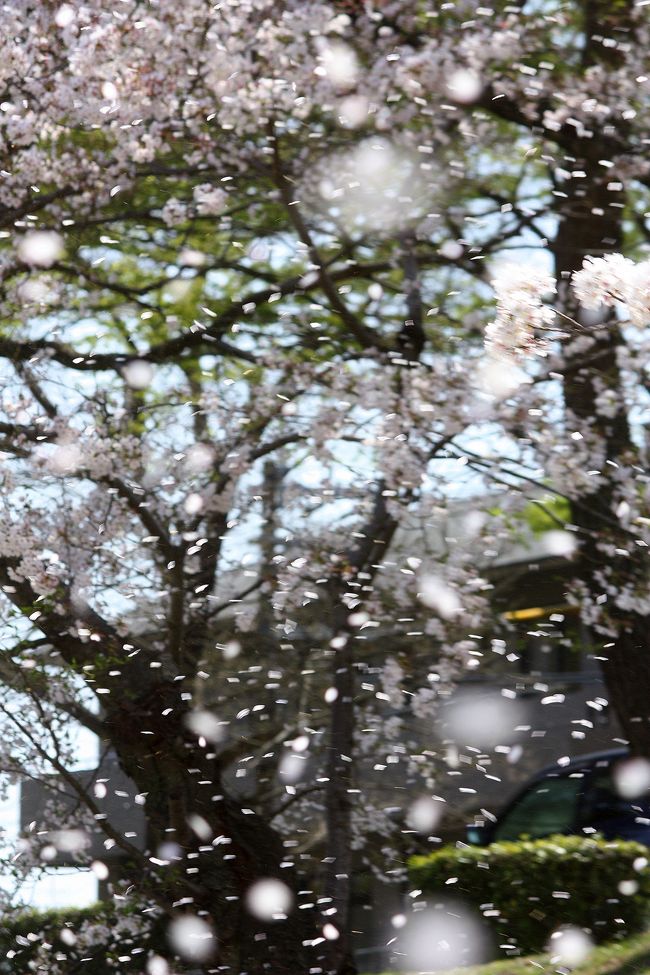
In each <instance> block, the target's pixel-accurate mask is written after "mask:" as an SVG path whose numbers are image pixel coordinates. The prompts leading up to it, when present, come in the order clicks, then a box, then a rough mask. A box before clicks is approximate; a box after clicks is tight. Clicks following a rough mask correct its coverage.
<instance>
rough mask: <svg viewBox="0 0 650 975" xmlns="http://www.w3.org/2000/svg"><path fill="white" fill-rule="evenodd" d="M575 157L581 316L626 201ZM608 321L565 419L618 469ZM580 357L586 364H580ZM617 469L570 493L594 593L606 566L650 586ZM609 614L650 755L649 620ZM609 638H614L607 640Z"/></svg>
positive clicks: (559, 255)
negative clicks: (606, 545) (587, 266)
mask: <svg viewBox="0 0 650 975" xmlns="http://www.w3.org/2000/svg"><path fill="white" fill-rule="evenodd" d="M575 156H576V160H577V161H576V162H575V165H576V166H577V167H581V168H583V169H584V170H585V171H586V174H587V176H586V179H579V180H570V181H568V183H567V190H568V195H567V198H566V199H563V200H562V202H561V204H560V207H559V218H560V219H559V225H558V231H557V235H556V238H555V242H554V245H553V251H554V256H555V267H556V275H557V278H558V288H559V294H560V302H561V307H562V310H563V311H565V312H566V313H567V314H568V315H570V316H571V317H573V318H576V319H577V320H578V321H580V314H581V312H580V309H579V307H578V306H577V303H576V302H575V300H574V299H572V298H571V296H570V294H569V288H568V285H569V279H570V276H571V274H572V273H573V272H574V271H576V270H578V269H579V268H580V267H581V266H582V263H583V260H584V258H585V257H586V256H588V255H590V256H599V255H602V254H606V253H612V252H616V251H619V250H620V249H621V246H622V216H621V214H622V203H623V199H622V194H621V192H620V191H618V190H616V189H615V188H614V189H610V188H609V187H610V186H611V184H612V182H613V183H615V182H616V181H611V180H610V179H609V177H608V176H607V173H606V172H603V170H602V167H598V165H597V164H591V165H590V164H589V163H588V162H585V161H584V160H581V159H580V145H579V144H576V151H575ZM590 324H593V323H590ZM602 324H603V325H605V326H607V327H604V328H601V329H599V330H597V331H596V332H594V333H593V334H594V344H593V346H592V347H591V348H590V349H589V350H588V351H587V352H585V351H584V350H582V351H581V352H579V353H576V355H575V357H574V359H573V361H572V360H571V358H569V359H568V363H567V368H566V369H565V377H564V400H565V406H566V408H567V411H568V412H567V422H568V423H570V422H575V424H576V429H577V431H578V432H585V431H584V430H581V427H584V428H588V427H589V425H590V424H592V423H595V429H596V432H597V433H598V435H599V436H600V437H601V438H602V440H603V442H604V444H605V448H606V459H607V460H608V461H610V462H613V464H614V465H619V467H623V468H629V466H630V465H631V464H633V463H635V462H638V459H637V449H636V447H635V445H634V443H633V441H632V437H631V434H630V429H629V424H628V418H627V413H626V408H625V402H624V396H623V393H622V389H621V377H620V372H619V368H618V364H617V358H616V352H617V346H618V344H619V342H620V333H619V329H618V326H617V324H616V320H615V317H614V316H613V315H611V314H610V315H609V318H605V317H604V318H603V321H602ZM586 334H589V333H588V331H587V333H586ZM581 359H584V360H588V363H587V364H585V365H580V360H581ZM599 386H600V387H601V388H602V386H604V387H606V388H608V389H611V390H613V391H614V393H615V394H616V396H617V397H618V402H619V408H618V410H617V411H616V413H615V415H614V416H613V417H603V416H600V415H599V414H598V411H597V403H596V399H597V396H598V388H599ZM569 432H570V427H567V430H566V433H569ZM616 470H617V467H616V466H610V465H606V466H605V468H604V470H603V471H602V473H603V475H604V476H605V483H604V484H603V486H602V487H600V488H599V489H598V490H597V491H595V492H593V493H590V494H584V495H583V496H578V497H574V498H572V501H573V504H572V508H573V510H572V520H573V522H574V523H575V524H576V525H577V526H578V528H579V529H580V536H579V537H580V576H581V579H582V581H584V582H585V583H586V584H587V586H588V588H589V590H590V594H591V596H592V598H594V599H595V598H596V597H602V595H603V584H602V575H601V573H602V570H603V568H606V569H607V572H608V573H610V576H609V577H610V579H612V580H614V581H616V582H617V583H623V582H628V581H630V580H634V582H635V584H636V585H639V584H640V585H644V584H645V585H647V579H648V566H647V555H646V554H645V552H646V550H645V549H638V548H636V547H635V546H630V549H631V551H629V554H627V555H626V554H624V552H625V549H626V548H627V546H628V544H629V541H628V540H627V539H626V538H625V535H624V533H623V532H622V531H621V529H620V528H619V526H618V525H617V516H616V511H615V509H616V502H615V493H614V492H615V488H616V481H615V471H616ZM561 487H562V485H560V488H561ZM605 537H607V538H608V540H611V541H612V542H613V545H614V546H616V548H617V550H618V551H620V552H621V554H620V556H618V557H615V558H613V559H611V558H608V557H607V556H606V555H605V554H604V552H603V550H602V548H601V547H599V545H598V542H599V541H602V540H603V539H604V538H605ZM635 549H636V550H635ZM599 576H601V578H600V580H599ZM644 581H645V582H644ZM608 612H609V616H610V619H611V620H612V623H613V624H614V626H615V628H616V631H617V634H618V636H617V638H616V640H615V642H614V645H613V646H609V647H607V648H606V649H603V650H600V651H599V655H600V656H603V657H605V656H606V657H607V659H606V660H605V661H604V662H603V674H604V677H605V681H606V683H607V687H608V690H609V695H610V699H611V703H612V704H613V706H614V707H615V709H616V711H617V714H618V717H619V719H620V721H621V724H622V726H623V729H624V732H625V736H626V737H627V739H628V740H629V742H630V748H631V750H632V751H633V752H634V753H636V754H644V755H650V721H649V715H650V625H649V624H650V620H648V619H647V618H645V617H640V616H635V615H634V614H631V613H626V612H624V611H622V610H620V609H619V608H617V607H616V605H615V604H614V603H612V602H611V601H610V602H609V603H608ZM603 642H604V643H611V642H612V641H610V640H606V639H604V640H603Z"/></svg>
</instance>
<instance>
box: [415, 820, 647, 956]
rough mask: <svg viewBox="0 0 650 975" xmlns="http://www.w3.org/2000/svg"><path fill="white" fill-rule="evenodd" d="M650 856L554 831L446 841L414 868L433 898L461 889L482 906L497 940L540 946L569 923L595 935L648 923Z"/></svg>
mask: <svg viewBox="0 0 650 975" xmlns="http://www.w3.org/2000/svg"><path fill="white" fill-rule="evenodd" d="M648 859H650V852H649V851H648V848H647V847H645V846H642V845H641V844H640V843H631V842H627V841H622V840H616V841H613V842H608V841H606V840H603V839H599V838H584V837H581V836H551V837H548V838H545V839H542V840H532V841H531V840H521V841H518V842H516V843H514V842H513V843H493V844H492V845H491V846H487V847H468V846H466V845H464V844H462V845H460V846H458V847H451V846H448V847H443V848H442V849H440V850H438V851H436V852H435V853H432V854H429V855H427V856H417V857H413V858H412V859H411V860H410V862H409V870H410V878H411V881H412V883H413V884H414V885H415V886H416V887H418V888H420V889H421V890H422V892H423V894H424V896H425V897H427V898H428V899H429V900H431V899H432V898H436V897H438V898H440V899H446V898H447V896H452V897H454V898H456V897H457V898H459V899H460V900H462V901H464V902H466V903H467V904H468V905H470V906H471V907H474V908H475V909H476V910H477V911H479V912H480V913H482V914H483V917H484V918H485V921H486V923H487V924H488V925H489V927H490V928H491V929H492V931H493V933H494V934H495V935H496V936H497V938H498V942H497V943H498V944H500V945H504V944H511V945H512V946H513V948H518V949H519V950H520V951H522V952H534V951H540V950H543V949H544V948H545V946H546V944H547V941H548V939H549V937H550V935H551V933H552V932H553V931H554V930H556V929H557V928H559V927H561V926H562V925H567V924H569V925H575V926H576V927H579V928H583V929H586V930H588V931H590V932H591V935H592V937H593V938H594V940H595V941H607V940H612V939H613V938H621V937H626V936H627V935H629V934H632V933H633V932H636V931H639V930H641V929H642V928H643V927H644V924H645V922H646V920H647V918H648V916H649V914H650V910H649V907H650V870H649V869H648V867H647V865H646V864H647V861H648ZM643 861H645V863H644V862H643ZM626 881H627V883H625V882H626ZM619 885H621V886H620V887H619Z"/></svg>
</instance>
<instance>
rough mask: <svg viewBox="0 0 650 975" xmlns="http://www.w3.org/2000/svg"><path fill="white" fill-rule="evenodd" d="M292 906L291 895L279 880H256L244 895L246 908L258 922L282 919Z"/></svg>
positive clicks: (271, 878)
mask: <svg viewBox="0 0 650 975" xmlns="http://www.w3.org/2000/svg"><path fill="white" fill-rule="evenodd" d="M292 905H293V895H292V893H291V891H290V890H289V888H288V887H287V885H286V884H283V883H282V881H281V880H276V879H275V878H273V877H268V878H266V879H264V880H257V881H256V882H255V883H254V884H253V885H252V886H251V887H249V888H248V892H247V893H246V907H247V908H248V910H249V911H250V913H251V914H252V915H253V917H256V918H257V919H258V920H259V921H274V920H282V919H284V918H285V917H286V916H287V914H288V913H289V911H290V910H291V907H292Z"/></svg>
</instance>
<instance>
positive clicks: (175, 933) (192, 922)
mask: <svg viewBox="0 0 650 975" xmlns="http://www.w3.org/2000/svg"><path fill="white" fill-rule="evenodd" d="M167 936H168V938H169V943H170V945H171V946H172V948H173V949H174V951H175V952H176V953H177V954H178V955H180V956H181V958H185V959H187V960H188V961H198V962H201V961H206V960H207V959H208V958H209V957H210V955H212V954H213V953H214V949H215V938H214V934H213V933H212V930H211V928H210V926H209V925H208V924H207V923H206V922H205V921H204V920H203V919H202V918H200V917H195V916H194V915H191V914H184V915H182V916H181V917H177V918H175V919H174V920H173V921H172V922H171V924H170V925H169V927H168V929H167Z"/></svg>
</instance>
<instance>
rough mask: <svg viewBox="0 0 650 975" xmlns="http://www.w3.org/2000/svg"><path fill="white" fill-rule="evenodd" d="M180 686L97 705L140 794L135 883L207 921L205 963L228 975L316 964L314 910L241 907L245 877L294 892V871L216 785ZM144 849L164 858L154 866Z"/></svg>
mask: <svg viewBox="0 0 650 975" xmlns="http://www.w3.org/2000/svg"><path fill="white" fill-rule="evenodd" d="M125 686H129V687H137V686H138V683H137V682H134V683H132V682H131V681H128V682H126V683H125ZM140 686H141V685H140ZM181 690H182V688H181V682H178V683H173V682H165V681H164V680H163V681H159V682H158V683H157V685H156V686H155V687H150V688H149V689H148V691H145V692H144V693H143V692H142V690H141V689H140V691H139V693H138V694H137V695H134V696H133V697H132V698H130V699H128V700H127V701H124V699H122V700H121V701H119V702H118V701H117V699H115V700H114V701H113V702H111V704H110V705H109V708H108V709H107V717H106V724H107V726H108V728H109V730H110V739H109V741H110V745H111V746H112V747H113V748H114V749H115V751H116V752H117V755H118V759H119V761H120V764H121V766H122V768H123V770H124V771H125V773H126V774H127V775H129V776H130V778H131V779H133V781H134V782H135V784H136V785H137V787H138V790H139V791H140V792H142V793H145V794H146V806H145V811H146V815H147V821H148V829H149V833H148V837H147V843H148V846H149V849H148V850H147V852H146V857H145V862H144V864H143V863H140V864H139V865H138V866H137V868H136V869H137V871H138V872H137V874H135V875H134V878H133V879H134V881H135V882H136V889H137V890H138V891H140V892H142V893H143V894H145V895H148V896H152V897H153V898H154V899H155V901H156V902H157V904H158V905H159V907H161V908H162V909H163V911H164V912H165V913H166V914H167V915H168V916H169V917H170V918H171V917H174V916H176V915H177V914H178V912H179V910H180V911H189V912H190V913H201V916H204V917H205V919H206V920H207V921H208V922H210V923H211V925H212V927H213V929H214V931H215V934H216V943H217V950H216V953H215V956H214V958H211V959H210V964H209V965H208V966H207V967H208V968H212V969H213V968H214V966H215V964H217V965H220V966H223V970H224V972H231V973H233V975H235V973H239V972H240V971H241V972H246V973H247V975H262V973H265V975H268V973H269V972H273V973H274V975H276V973H277V975H306V973H308V972H309V970H310V967H312V966H314V965H315V964H317V961H316V958H317V956H318V951H317V950H315V949H314V948H312V947H311V946H310V945H309V943H310V942H311V940H313V938H314V937H315V932H316V931H317V927H316V924H315V918H314V913H313V912H311V911H310V910H297V909H296V908H297V904H295V906H294V909H293V910H292V911H291V913H290V914H289V917H288V918H287V919H286V920H277V921H270V922H264V921H258V920H257V919H256V918H254V917H253V916H252V915H251V914H250V913H249V912H248V911H247V910H246V907H245V903H246V894H247V891H248V889H249V887H250V886H251V884H253V883H254V882H255V881H257V880H261V879H267V878H274V879H278V880H281V881H282V882H283V883H284V884H286V885H287V886H288V887H289V888H290V889H291V890H292V892H293V896H294V900H297V898H296V895H297V888H298V886H299V885H298V881H297V877H296V871H295V869H294V867H293V866H291V865H290V863H289V857H288V856H285V849H284V846H283V843H282V838H281V837H280V836H279V835H278V834H277V833H276V832H275V831H274V830H273V829H272V828H271V826H270V824H269V823H268V821H267V820H265V819H264V818H263V817H262V816H260V815H251V814H247V813H244V811H243V809H242V805H244V806H245V803H243V804H242V803H240V802H239V801H238V800H236V799H235V798H233V797H232V796H230V795H229V794H228V792H227V790H226V789H225V788H224V785H223V782H222V772H223V769H222V768H221V766H220V763H219V758H218V755H215V754H214V753H211V752H210V751H209V748H202V747H200V746H199V744H198V742H197V741H196V740H195V739H193V738H192V736H191V735H189V734H187V733H186V732H185V731H184V728H185V725H184V717H185V715H186V713H187V705H186V704H185V703H184V702H182V700H181ZM167 707H172V708H173V709H174V710H173V714H174V718H173V723H170V722H169V718H170V717H171V715H170V714H167V715H164V711H166V710H167ZM143 732H148V734H143ZM192 816H200V817H201V818H202V819H203V820H205V821H206V823H207V824H208V825H209V827H210V832H211V834H212V836H213V837H214V838H220V841H219V842H217V843H216V844H214V845H213V844H212V842H211V839H212V837H210V839H209V840H205V839H199V838H197V836H196V835H195V834H194V833H193V832H192V829H191V823H192V818H191V817H192ZM170 843H171V844H174V845H175V846H176V850H175V851H174V850H170V851H166V850H165V848H164V846H163V844H167V845H168V846H169V844H170ZM161 847H162V848H161ZM188 853H193V854H198V856H193V857H192V858H188V856H187V854H188ZM151 856H153V857H156V858H157V859H160V860H168V861H169V863H168V864H167V865H162V866H161V865H156V864H154V863H152V862H151V860H150V859H149V858H150V857H151ZM175 857H177V858H178V859H177V860H176V859H175ZM283 863H286V866H284V867H283V866H282V864H283ZM143 866H144V867H145V868H144V869H143ZM188 868H189V870H190V872H188ZM194 869H196V872H195V873H194V872H191V871H192V870H194ZM179 902H184V903H180V904H179ZM304 942H308V944H307V945H305V944H304ZM190 967H192V966H190Z"/></svg>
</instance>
